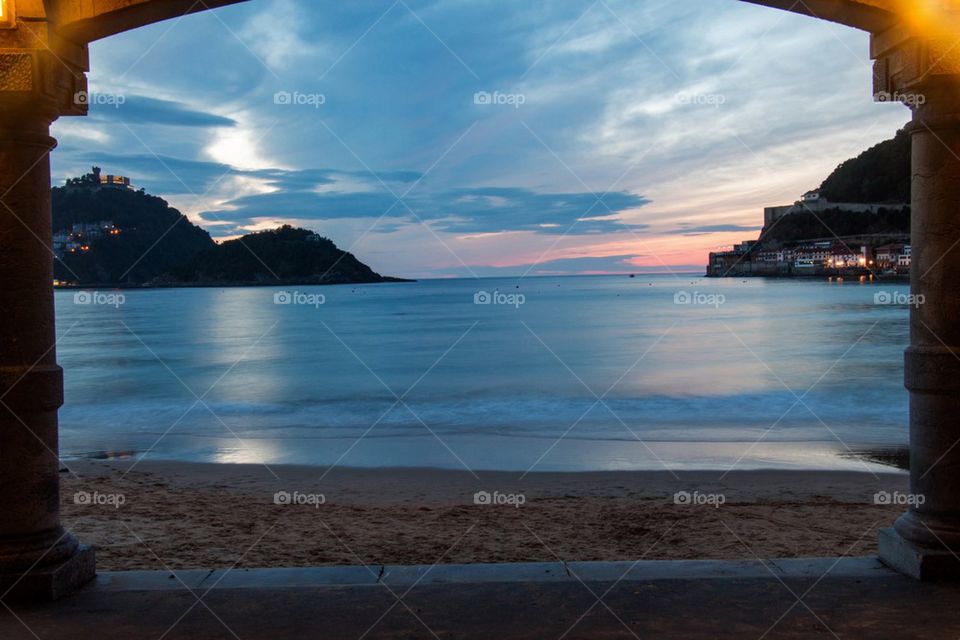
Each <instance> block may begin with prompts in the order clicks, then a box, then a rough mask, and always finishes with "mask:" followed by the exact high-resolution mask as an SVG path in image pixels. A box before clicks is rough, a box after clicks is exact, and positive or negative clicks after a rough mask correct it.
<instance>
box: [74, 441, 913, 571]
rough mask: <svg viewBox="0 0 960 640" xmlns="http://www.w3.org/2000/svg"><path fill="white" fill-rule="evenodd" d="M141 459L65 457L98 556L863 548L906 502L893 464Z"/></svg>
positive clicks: (573, 556) (582, 555)
mask: <svg viewBox="0 0 960 640" xmlns="http://www.w3.org/2000/svg"><path fill="white" fill-rule="evenodd" d="M133 462H134V461H133V460H111V461H90V460H83V461H71V462H70V463H68V467H69V469H64V471H63V472H62V473H61V481H62V496H63V497H62V510H63V519H64V523H65V525H66V526H67V527H68V528H69V529H70V530H72V531H73V532H74V533H75V534H76V535H77V536H78V537H79V538H80V539H81V540H83V541H84V542H87V543H90V544H93V545H95V546H96V548H97V558H98V567H99V568H100V569H102V570H126V569H155V570H166V569H175V568H201V567H203V568H215V567H231V566H234V565H236V566H238V567H274V566H318V565H345V564H432V563H435V562H443V563H487V562H526V561H555V560H557V559H560V560H564V561H578V560H635V559H641V558H643V559H650V560H666V559H692V558H717V559H722V558H754V557H761V558H774V557H814V556H840V555H867V554H872V553H874V552H875V551H876V530H877V529H878V528H882V527H886V526H890V524H891V523H892V522H893V520H894V519H895V518H896V517H897V516H898V515H899V514H900V513H901V512H902V511H903V510H904V507H902V506H899V505H877V504H875V500H874V496H875V494H877V493H878V492H889V493H893V492H897V491H900V492H905V491H906V489H907V476H906V474H903V473H897V472H891V473H881V474H879V475H873V474H872V473H866V472H864V473H857V472H823V471H818V472H812V471H811V472H807V471H742V472H732V473H729V474H728V475H726V476H725V477H722V472H716V471H698V472H690V471H683V472H677V473H676V475H674V474H673V473H671V472H667V471H659V472H649V471H640V472H593V473H532V474H530V475H527V476H526V477H525V478H522V479H520V478H519V474H517V473H504V472H477V474H476V476H474V475H473V474H471V473H469V472H467V471H462V472H461V471H442V470H433V469H380V470H367V469H350V468H336V469H333V470H332V471H329V472H328V471H327V470H326V469H323V468H317V467H298V466H271V467H270V468H267V467H265V466H262V465H239V464H238V465H224V464H192V463H177V462H159V461H144V462H140V463H138V464H136V465H135V466H133V467H132V469H131V465H133ZM478 492H484V493H481V499H480V501H481V502H484V501H485V500H486V499H487V498H486V496H489V502H490V503H499V504H476V503H475V494H477V493H478ZM678 492H679V495H680V498H679V499H677V498H676V497H675V496H676V495H677V494H678Z"/></svg>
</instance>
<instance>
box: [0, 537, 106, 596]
mask: <svg viewBox="0 0 960 640" xmlns="http://www.w3.org/2000/svg"><path fill="white" fill-rule="evenodd" d="M96 576H97V570H96V561H95V558H94V551H93V547H91V546H88V545H80V546H79V547H78V548H77V551H76V553H74V554H73V555H72V556H70V557H69V558H67V559H66V560H64V561H63V562H61V563H60V564H56V565H53V566H49V567H41V568H36V569H33V570H31V571H28V572H27V573H17V574H0V595H3V594H4V593H6V594H7V595H6V596H4V597H3V600H7V601H11V602H15V601H25V600H26V601H30V602H49V601H52V600H57V599H59V598H62V597H63V596H65V595H67V594H69V593H72V592H74V591H76V590H77V589H79V588H80V587H82V586H83V585H85V584H87V583H88V582H90V581H91V580H93V579H94V578H95V577H96ZM8 591H9V593H7V592H8Z"/></svg>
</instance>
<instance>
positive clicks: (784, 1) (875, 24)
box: [742, 0, 901, 33]
mask: <svg viewBox="0 0 960 640" xmlns="http://www.w3.org/2000/svg"><path fill="white" fill-rule="evenodd" d="M742 1H743V2H750V3H753V4H760V5H763V6H766V7H774V8H776V9H783V10H784V11H791V12H793V13H799V14H801V15H805V16H810V17H812V18H820V19H821V20H829V21H831V22H837V23H840V24H845V25H847V26H849V27H855V28H857V29H863V30H864V31H869V32H870V33H879V32H881V31H884V30H886V29H888V28H890V27H892V26H893V25H894V24H895V23H896V22H897V19H896V13H895V11H896V8H897V5H898V4H901V2H900V0H742Z"/></svg>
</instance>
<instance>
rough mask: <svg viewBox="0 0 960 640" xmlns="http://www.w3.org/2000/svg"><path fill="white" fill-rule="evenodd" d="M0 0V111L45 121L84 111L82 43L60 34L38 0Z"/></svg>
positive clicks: (85, 51)
mask: <svg viewBox="0 0 960 640" xmlns="http://www.w3.org/2000/svg"><path fill="white" fill-rule="evenodd" d="M15 1H16V2H17V4H14V2H15ZM0 2H3V3H6V4H5V5H4V7H5V8H4V16H3V18H2V19H0V20H2V22H0V113H2V114H3V115H4V117H6V118H11V119H14V120H13V121H16V119H17V118H18V116H21V115H31V116H33V117H34V118H36V117H37V116H40V117H42V118H44V119H45V120H46V121H47V122H48V123H49V122H52V121H53V120H56V119H57V118H58V117H60V116H71V115H76V116H82V115H86V114H87V99H86V97H87V93H86V91H87V77H86V72H87V71H88V69H89V52H88V47H87V45H86V44H77V43H76V42H73V41H71V40H70V39H67V38H64V37H63V36H62V35H60V33H59V32H58V31H57V27H56V25H55V23H54V22H52V21H50V20H49V19H48V16H47V15H46V14H47V11H46V8H45V4H44V3H42V2H34V1H31V0H0Z"/></svg>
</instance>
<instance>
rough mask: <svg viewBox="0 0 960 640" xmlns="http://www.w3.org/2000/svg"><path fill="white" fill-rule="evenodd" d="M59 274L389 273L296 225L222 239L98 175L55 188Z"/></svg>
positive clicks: (353, 279) (187, 279)
mask: <svg viewBox="0 0 960 640" xmlns="http://www.w3.org/2000/svg"><path fill="white" fill-rule="evenodd" d="M52 195H53V232H54V247H53V248H54V252H55V253H56V255H57V260H56V261H55V262H54V277H55V278H57V279H58V280H60V281H61V282H67V283H71V284H79V285H85V286H90V285H113V286H131V285H133V286H136V285H153V286H178V285H186V286H202V285H217V284H223V285H244V284H272V283H276V284H345V283H370V282H390V281H397V280H398V279H396V278H388V277H384V276H381V275H380V274H378V273H376V272H375V271H373V270H372V269H371V268H370V267H368V266H367V265H365V264H363V263H362V262H360V261H359V260H358V259H357V258H356V257H355V256H353V254H351V253H348V252H346V251H341V250H340V249H338V248H337V246H336V245H335V244H334V243H333V242H332V241H331V240H329V239H327V238H323V237H320V236H319V235H317V234H315V233H313V232H312V231H308V230H306V229H294V228H292V227H289V226H285V227H281V228H280V229H276V230H273V231H263V232H259V233H253V234H249V235H246V236H243V237H242V238H238V239H236V240H230V241H227V242H224V243H222V244H217V243H215V242H214V241H213V240H212V239H211V237H210V234H209V233H207V232H206V231H205V230H203V229H201V228H200V227H198V226H196V225H194V224H193V223H191V222H190V220H188V219H187V217H186V216H184V215H183V214H181V213H180V212H179V211H177V210H176V209H174V208H172V207H171V206H170V205H169V204H168V203H167V202H166V201H165V200H163V199H162V198H158V197H155V196H151V195H149V194H147V193H146V192H144V191H143V190H142V189H141V190H139V191H135V190H133V189H132V188H130V186H129V180H127V179H125V178H121V177H117V176H103V175H101V172H100V169H99V168H97V167H94V170H93V173H90V174H87V175H85V176H82V177H80V178H73V179H70V180H68V181H67V183H66V185H65V186H63V187H55V188H54V189H53V193H52Z"/></svg>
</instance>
